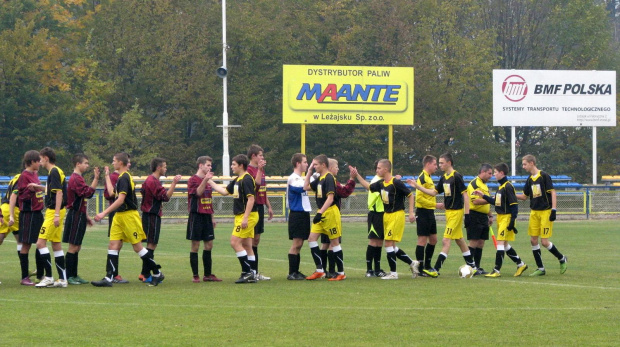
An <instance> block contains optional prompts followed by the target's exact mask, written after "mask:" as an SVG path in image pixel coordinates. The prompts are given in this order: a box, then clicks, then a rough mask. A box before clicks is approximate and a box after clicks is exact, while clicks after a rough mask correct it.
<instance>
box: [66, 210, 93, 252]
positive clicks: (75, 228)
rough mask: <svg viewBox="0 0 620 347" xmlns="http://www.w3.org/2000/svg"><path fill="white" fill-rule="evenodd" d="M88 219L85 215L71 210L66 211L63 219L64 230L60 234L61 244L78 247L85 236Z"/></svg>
mask: <svg viewBox="0 0 620 347" xmlns="http://www.w3.org/2000/svg"><path fill="white" fill-rule="evenodd" d="M87 222H88V219H87V218H86V213H80V211H75V210H73V209H68V210H67V215H66V217H65V229H64V231H63V233H62V242H64V243H69V244H72V245H77V246H80V245H82V241H83V240H84V235H85V234H86V224H87Z"/></svg>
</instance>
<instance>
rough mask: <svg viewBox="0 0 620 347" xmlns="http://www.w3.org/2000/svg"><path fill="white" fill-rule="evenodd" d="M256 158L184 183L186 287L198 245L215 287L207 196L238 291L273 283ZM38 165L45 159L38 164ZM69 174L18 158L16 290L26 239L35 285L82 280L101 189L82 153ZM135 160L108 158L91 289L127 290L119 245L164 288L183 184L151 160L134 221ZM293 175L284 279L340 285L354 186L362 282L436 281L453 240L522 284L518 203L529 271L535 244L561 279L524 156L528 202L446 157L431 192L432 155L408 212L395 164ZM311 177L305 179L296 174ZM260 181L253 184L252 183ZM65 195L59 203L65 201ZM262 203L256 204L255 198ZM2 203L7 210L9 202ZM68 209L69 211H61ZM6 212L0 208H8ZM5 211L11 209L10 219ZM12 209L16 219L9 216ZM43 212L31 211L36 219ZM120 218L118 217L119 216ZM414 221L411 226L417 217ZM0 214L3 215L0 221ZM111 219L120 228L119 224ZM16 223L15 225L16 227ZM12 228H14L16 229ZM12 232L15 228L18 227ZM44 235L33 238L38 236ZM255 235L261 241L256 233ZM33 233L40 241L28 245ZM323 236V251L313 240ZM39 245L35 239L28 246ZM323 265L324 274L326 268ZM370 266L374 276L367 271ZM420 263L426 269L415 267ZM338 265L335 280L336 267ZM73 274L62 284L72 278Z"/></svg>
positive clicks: (10, 226)
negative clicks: (235, 265) (363, 215)
mask: <svg viewBox="0 0 620 347" xmlns="http://www.w3.org/2000/svg"><path fill="white" fill-rule="evenodd" d="M248 154H249V156H250V158H251V159H248V157H247V156H245V155H239V156H236V157H235V158H233V164H232V166H231V168H232V169H233V173H234V174H235V175H237V178H235V179H234V180H233V182H231V183H230V184H229V185H228V186H227V187H226V188H224V187H220V186H218V185H217V184H216V183H215V182H213V180H212V177H213V172H211V166H212V159H211V158H210V157H207V156H203V157H199V158H198V160H197V167H198V171H197V172H196V174H195V175H194V176H192V178H190V180H189V182H188V208H189V219H188V226H187V239H188V240H191V252H190V266H191V269H192V273H193V281H194V282H200V278H199V276H198V253H197V252H198V248H199V246H200V241H203V243H204V250H203V254H202V258H203V268H204V277H203V281H221V280H220V279H219V278H217V277H216V276H215V275H214V274H213V273H212V261H211V249H212V247H213V239H214V227H215V225H216V224H215V221H214V220H213V217H212V214H213V208H212V205H211V203H212V193H211V191H212V190H216V191H217V192H218V193H220V194H222V195H229V194H232V195H233V197H234V200H235V203H234V209H233V210H234V211H233V212H234V213H235V216H236V217H235V226H234V229H233V234H232V236H231V246H232V247H233V249H234V250H235V253H236V255H237V257H238V259H239V261H240V264H241V268H242V274H241V277H240V278H239V280H238V281H237V283H254V282H256V281H257V280H268V279H269V277H266V276H264V275H262V274H260V273H259V272H258V261H257V260H258V257H257V253H258V252H257V246H258V242H259V240H260V233H261V232H262V231H264V224H263V218H264V205H265V204H266V205H267V206H268V215H269V219H271V218H272V216H273V212H272V210H271V206H270V205H269V202H268V199H266V189H265V175H264V166H265V165H266V161H265V160H264V157H263V150H262V148H260V147H259V146H257V145H252V146H251V147H250V149H249V151H248ZM39 158H40V161H39ZM73 162H74V167H75V169H74V173H73V174H72V177H71V179H70V180H69V185H68V187H67V184H66V181H65V175H64V173H63V172H62V170H61V169H59V168H58V167H56V166H55V153H54V152H53V150H51V149H50V148H44V149H43V150H42V151H41V152H40V153H39V152H36V151H28V152H27V153H26V154H25V156H24V165H25V170H24V172H22V174H21V175H17V176H16V177H14V178H13V180H11V182H10V184H9V189H8V191H7V194H6V195H5V197H4V199H3V210H5V211H4V214H5V215H6V214H9V215H10V217H9V220H8V222H4V221H3V220H1V219H0V224H2V229H0V231H2V232H1V233H0V241H2V240H4V237H5V236H6V235H7V234H8V232H9V231H12V232H13V233H16V232H17V231H18V230H19V231H20V232H19V233H17V235H18V237H17V239H18V255H19V258H20V264H21V268H22V280H21V284H23V285H35V284H34V283H33V282H31V281H30V279H29V276H31V275H32V274H31V273H29V272H28V251H29V249H30V246H31V244H32V243H35V244H36V245H37V252H36V256H35V258H36V264H37V271H36V275H37V278H38V279H39V283H37V284H36V285H35V286H37V287H66V286H67V283H69V284H83V283H88V281H85V280H83V279H81V277H79V276H78V274H77V265H78V254H79V250H80V247H81V243H82V240H83V237H84V233H85V229H86V225H87V224H92V221H91V220H90V218H89V217H88V216H87V215H86V199H88V198H90V197H92V195H93V194H94V191H95V188H96V186H97V183H98V176H99V170H98V168H95V169H94V173H95V177H94V179H93V183H92V184H91V185H90V186H87V185H86V184H85V183H84V180H83V178H82V174H83V173H84V172H86V170H87V169H88V166H89V165H88V158H87V157H86V156H85V155H76V156H75V157H74V160H73ZM39 165H43V166H44V167H45V168H46V169H47V170H48V172H49V175H48V180H47V185H46V186H45V187H44V186H41V185H40V183H39V181H38V178H37V177H36V173H37V171H38V169H39ZM129 165H130V162H129V156H128V155H127V154H126V153H118V154H117V155H115V156H114V158H113V166H114V169H115V171H114V172H112V173H110V172H109V169H108V168H107V167H106V169H105V176H106V198H108V199H109V200H110V206H109V207H108V208H107V209H106V210H105V211H103V212H102V213H100V214H98V215H97V216H96V217H95V220H96V221H99V220H101V219H102V218H104V217H105V216H106V215H108V214H109V215H110V217H109V223H110V224H109V233H110V244H109V249H108V257H107V261H106V276H105V277H104V278H103V279H102V280H101V281H93V282H92V284H93V285H95V286H103V287H108V286H112V284H113V283H127V281H126V280H124V279H123V278H122V277H121V276H120V275H119V274H118V255H119V252H120V249H121V248H122V244H123V242H130V243H131V244H132V246H133V248H134V251H135V252H136V253H138V254H139V256H140V257H141V258H142V260H143V268H142V271H141V274H140V277H139V278H140V280H142V281H144V282H147V283H149V284H150V285H153V286H156V285H158V284H159V283H160V282H161V281H163V279H164V276H163V274H162V273H161V272H160V271H159V268H160V266H159V265H158V264H157V263H155V261H154V252H155V249H156V247H157V243H158V239H159V232H160V228H161V215H162V209H161V206H162V202H165V201H168V200H169V199H170V197H171V196H172V194H173V192H174V189H175V186H176V184H177V183H178V182H179V180H180V179H181V177H180V176H175V177H174V179H173V181H172V184H171V186H170V188H169V189H168V190H167V191H166V190H165V189H164V188H163V187H162V185H161V183H160V181H159V178H160V177H161V176H162V175H165V173H166V170H167V168H166V162H165V161H164V160H163V159H160V158H156V159H154V160H153V161H152V163H151V170H152V172H153V174H152V175H150V176H149V178H148V179H147V180H146V181H145V182H144V184H143V187H142V190H141V193H142V196H143V200H142V204H141V210H142V212H143V213H142V218H141V219H140V217H139V214H138V213H137V198H136V195H135V185H134V183H133V180H132V178H131V175H130V174H129V173H128V168H129ZM292 165H293V168H294V172H293V174H292V175H291V176H290V177H289V181H288V184H287V206H288V207H289V209H290V211H291V213H290V215H289V238H290V239H291V240H292V241H293V244H292V246H291V249H290V250H289V275H288V277H287V278H288V279H289V280H299V279H307V280H314V279H319V278H323V277H327V278H329V279H330V280H332V281H340V280H343V279H345V278H346V275H345V273H344V261H343V259H344V258H343V253H342V247H341V245H340V239H341V235H342V226H341V221H340V212H339V208H340V199H342V198H346V197H348V196H349V195H350V194H351V193H352V192H353V189H354V187H355V182H354V181H353V179H354V178H357V179H358V181H359V182H360V184H361V185H362V186H364V187H365V188H366V189H368V190H370V193H369V196H368V207H369V214H368V232H369V236H368V238H369V245H368V247H367V252H366V258H367V259H366V260H367V268H368V271H367V273H366V276H367V277H373V276H377V277H381V278H383V279H398V273H397V272H396V258H398V259H400V260H402V261H404V262H405V263H407V264H408V266H409V268H410V269H411V271H412V274H413V277H414V278H415V277H417V276H418V275H419V274H420V275H422V276H430V277H437V276H438V275H439V270H440V269H441V266H442V265H443V262H444V261H445V259H446V258H447V255H448V251H449V248H450V243H451V242H450V240H455V242H456V243H457V245H458V246H459V247H460V248H461V251H462V253H463V257H464V259H465V262H466V263H467V264H468V265H470V266H471V267H472V268H473V269H475V270H476V273H477V274H485V275H486V276H487V277H499V276H500V272H499V271H500V269H501V266H502V261H503V258H504V254H508V255H509V257H510V258H511V259H512V260H513V261H515V263H516V264H517V273H516V274H515V276H520V275H521V274H522V273H523V271H524V270H526V269H527V267H528V266H527V265H526V264H524V263H523V262H522V261H521V259H520V258H519V256H518V255H517V253H516V251H515V250H514V248H512V247H511V246H510V244H509V243H508V242H509V241H512V240H514V234H516V232H517V229H516V227H515V221H516V216H517V213H518V207H517V199H522V200H525V199H527V197H530V198H531V207H532V213H531V216H530V228H529V230H528V233H529V234H530V236H531V243H532V250H533V253H534V257H535V260H536V263H537V266H538V269H537V270H536V271H535V272H534V273H533V274H532V275H533V276H540V275H544V274H545V269H544V265H543V263H542V258H541V252H540V246H539V244H538V241H539V237H540V238H541V239H542V244H543V246H545V247H546V248H547V249H548V250H549V251H550V252H552V253H553V254H554V255H555V256H556V257H557V258H558V259H559V261H560V268H561V273H564V272H565V271H566V266H567V264H566V257H565V256H563V255H562V254H561V253H560V252H559V251H558V250H557V248H556V247H555V246H554V245H553V244H551V242H549V237H551V235H552V230H553V229H552V227H553V220H555V207H556V197H555V191H554V190H553V183H552V181H551V178H550V177H549V175H547V174H546V173H544V172H542V171H540V170H538V169H537V168H536V159H535V158H534V157H533V156H531V155H528V156H525V157H524V158H523V168H524V169H526V171H528V172H529V173H530V174H531V176H530V177H529V178H528V181H527V183H526V187H525V189H524V194H521V195H517V194H516V192H515V190H514V187H513V186H512V184H510V182H507V180H506V178H505V177H506V175H507V173H508V167H507V165H505V164H498V165H496V166H495V173H494V175H495V176H496V178H497V180H498V182H499V183H500V184H501V186H500V189H499V190H498V192H497V193H496V195H495V197H494V198H491V197H490V196H489V195H488V194H489V191H488V187H487V186H486V182H487V181H488V180H489V179H490V177H491V169H492V168H491V166H490V165H488V164H483V165H482V166H481V168H480V170H479V174H478V177H476V178H475V179H474V180H473V181H472V182H471V183H470V185H469V187H468V188H465V185H464V182H463V179H462V176H461V175H460V174H459V173H458V172H456V171H455V170H454V168H453V159H452V156H451V155H450V154H444V155H442V156H441V157H440V159H439V166H440V167H441V169H442V170H443V171H444V173H445V174H444V175H443V176H442V177H441V179H440V181H439V183H438V184H437V186H435V185H434V183H433V182H432V179H431V175H432V174H433V173H435V171H436V169H437V160H436V158H435V157H433V156H430V155H429V156H426V157H425V158H424V160H423V165H424V169H423V171H422V173H421V174H420V175H419V177H418V179H417V180H416V181H414V180H408V181H407V183H409V184H410V185H411V186H413V187H415V188H416V190H417V193H416V195H415V207H416V211H415V215H414V213H413V206H414V200H413V199H414V196H413V194H412V192H411V191H410V190H409V189H408V188H407V187H406V186H405V185H404V184H403V183H402V182H401V181H400V177H398V176H397V177H392V175H391V163H390V162H389V161H388V160H385V159H384V160H380V161H377V162H376V165H375V170H376V176H375V177H374V178H373V180H372V181H371V182H370V183H368V182H366V181H365V180H364V179H363V178H362V177H361V175H359V174H358V173H357V170H356V169H355V168H354V167H351V166H349V169H350V180H349V181H348V182H347V184H346V185H344V186H343V185H341V184H340V183H338V182H337V181H336V179H335V177H334V176H335V175H337V173H338V163H337V162H336V161H335V160H333V159H328V158H327V157H326V156H324V155H321V156H318V157H316V158H315V159H314V160H313V162H312V164H311V165H310V166H308V164H307V159H306V157H305V155H303V154H299V153H298V154H295V155H294V156H293V158H292ZM313 169H315V170H316V171H317V175H316V176H318V177H315V178H316V179H314V180H311V177H312V175H311V172H312V170H313ZM306 170H308V174H307V175H306V178H305V179H304V178H303V177H302V176H301V175H302V174H303V172H304V171H306ZM257 182H258V184H257ZM44 191H45V192H46V194H45V206H46V207H47V211H46V216H45V218H43V216H42V214H41V212H40V211H41V210H42V209H43V192H44ZM307 191H313V192H315V196H316V199H317V205H318V208H319V210H318V212H317V215H316V216H315V217H314V220H313V224H312V226H311V227H310V225H311V224H310V214H309V213H310V202H309V197H308V195H307V193H306V192H307ZM440 193H443V194H444V195H445V202H444V203H443V204H437V203H436V201H435V196H436V195H437V194H440ZM65 196H66V197H65ZM405 198H408V199H409V221H410V222H412V223H413V222H414V221H416V222H417V232H418V243H417V247H416V260H413V259H411V258H410V257H409V256H408V255H407V254H406V253H405V252H404V251H403V250H402V249H399V248H398V247H397V245H396V243H398V242H400V240H401V239H402V235H403V232H404V223H405V217H404V199H405ZM259 199H260V201H259ZM5 205H7V206H5ZM65 205H66V206H67V210H68V212H66V210H65V208H64V206H65ZM490 205H495V209H496V212H497V214H498V240H499V244H498V247H497V254H496V264H495V268H494V270H493V272H491V273H486V272H485V271H484V270H483V269H482V268H480V259H481V256H482V248H483V246H484V241H485V240H488V237H489V226H490V225H492V218H493V217H492V214H491V211H490ZM5 207H6V208H5ZM436 208H445V209H446V223H447V225H446V230H445V232H444V238H443V248H442V251H441V253H440V255H439V256H438V258H437V261H436V263H435V266H434V267H431V266H430V264H431V259H432V256H433V253H434V248H435V244H436V242H437V231H436V221H435V216H434V210H435V209H436ZM7 212H8V213H7ZM16 212H18V213H19V217H20V218H17V216H16V215H15V213H16ZM37 212H38V213H37ZM65 215H66V219H67V222H66V223H65V226H64V233H63V237H62V241H63V242H66V243H69V249H68V252H67V257H66V267H65V257H64V254H63V251H62V247H61V244H60V234H61V233H62V231H61V228H62V227H61V225H62V221H63V219H64V217H65ZM114 216H118V217H120V218H116V219H115V218H114ZM416 217H417V218H416ZM0 218H2V215H1V214H0ZM463 218H464V219H465V223H464V225H465V227H466V229H467V231H468V239H469V240H470V244H469V248H468V247H467V245H466V244H465V241H464V240H463V235H462V226H463ZM114 220H116V222H115V221H114ZM18 221H21V222H18ZM16 223H19V224H16ZM16 225H19V228H16V227H15V226H16ZM37 230H39V232H38V233H37V232H36V231H37ZM255 234H256V236H255ZM35 236H36V237H35ZM319 236H320V237H321V239H322V240H321V243H322V245H321V248H319V246H318V242H317V241H318V238H319ZM35 238H36V240H35ZM306 239H307V240H308V243H309V245H310V249H311V254H312V256H313V259H314V261H315V264H316V271H315V272H314V273H313V274H312V275H311V276H305V275H303V274H301V273H300V272H299V265H300V255H299V254H300V249H301V247H302V245H303V241H304V240H306ZM143 240H146V241H147V248H143V247H142V241H143ZM47 241H50V242H52V249H53V251H54V256H55V263H56V267H57V270H58V275H59V279H58V280H56V281H54V280H53V277H52V275H51V272H52V270H51V256H50V254H49V250H48V248H47ZM384 243H385V248H386V253H387V259H388V263H389V266H390V273H389V274H387V273H385V272H384V271H383V270H382V269H381V267H380V257H381V248H382V246H383V244H384ZM328 260H329V265H330V266H329V267H330V269H329V271H326V265H327V263H328ZM373 264H374V266H375V270H372V266H373ZM420 265H422V269H421V270H420ZM336 266H337V268H338V271H337V273H336V272H335V268H336ZM67 278H68V280H67Z"/></svg>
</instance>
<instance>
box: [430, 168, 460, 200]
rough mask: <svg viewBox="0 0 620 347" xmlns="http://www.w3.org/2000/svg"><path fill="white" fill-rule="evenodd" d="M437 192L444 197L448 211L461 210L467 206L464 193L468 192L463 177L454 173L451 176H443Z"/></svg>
mask: <svg viewBox="0 0 620 347" xmlns="http://www.w3.org/2000/svg"><path fill="white" fill-rule="evenodd" d="M435 190H436V191H437V192H438V193H439V194H441V193H443V195H444V206H445V207H446V210H460V209H463V207H464V206H465V202H464V201H463V193H464V192H466V191H467V188H466V187H465V182H464V181H463V175H461V174H460V173H458V172H456V170H455V171H452V172H451V173H450V174H449V175H448V174H443V176H441V178H440V179H439V182H438V183H437V187H436V188H435Z"/></svg>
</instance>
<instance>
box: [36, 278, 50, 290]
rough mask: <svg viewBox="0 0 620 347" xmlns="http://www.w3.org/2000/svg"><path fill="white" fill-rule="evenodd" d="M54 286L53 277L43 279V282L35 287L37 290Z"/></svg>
mask: <svg viewBox="0 0 620 347" xmlns="http://www.w3.org/2000/svg"><path fill="white" fill-rule="evenodd" d="M53 286H54V278H52V277H43V279H42V280H41V282H39V283H37V284H36V285H35V287H36V288H47V287H53Z"/></svg>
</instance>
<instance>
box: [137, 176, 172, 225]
mask: <svg viewBox="0 0 620 347" xmlns="http://www.w3.org/2000/svg"><path fill="white" fill-rule="evenodd" d="M140 193H141V194H142V202H141V203H140V209H141V210H142V212H144V213H152V214H156V215H158V216H160V217H161V216H162V214H163V211H162V208H161V207H162V203H163V202H165V201H170V198H169V197H168V192H167V191H166V188H164V186H162V184H161V182H160V181H159V180H158V179H157V178H156V177H155V176H153V175H149V177H147V178H146V180H145V181H144V183H142V188H141V189H140Z"/></svg>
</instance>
